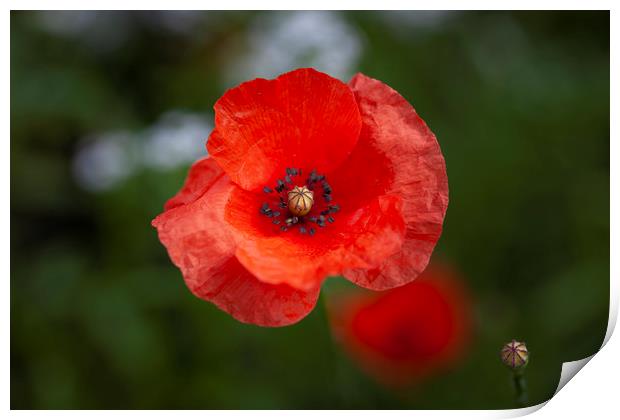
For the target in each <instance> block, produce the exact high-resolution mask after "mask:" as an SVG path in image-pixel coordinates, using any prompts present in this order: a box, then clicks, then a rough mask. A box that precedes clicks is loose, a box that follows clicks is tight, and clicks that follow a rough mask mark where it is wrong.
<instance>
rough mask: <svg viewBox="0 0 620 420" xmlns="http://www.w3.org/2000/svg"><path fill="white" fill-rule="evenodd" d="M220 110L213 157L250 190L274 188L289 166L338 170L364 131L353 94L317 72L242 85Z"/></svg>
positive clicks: (302, 71) (213, 136)
mask: <svg viewBox="0 0 620 420" xmlns="http://www.w3.org/2000/svg"><path fill="white" fill-rule="evenodd" d="M214 108H215V130H214V131H213V133H212V134H211V136H210V137H209V140H208V142H207V149H208V151H209V154H210V155H211V156H212V157H213V158H214V159H215V160H216V161H217V162H218V164H219V165H220V166H221V167H222V168H223V169H224V170H225V171H226V173H227V174H228V176H229V177H230V179H231V180H232V181H233V182H235V183H236V184H238V185H239V186H240V187H241V188H244V189H247V190H258V189H262V188H263V187H264V186H265V185H271V184H272V183H273V182H275V180H276V179H277V177H279V176H282V174H283V173H284V172H285V170H286V168H287V167H295V168H302V169H304V170H308V171H309V170H312V169H317V170H318V171H319V172H328V171H331V170H333V169H334V168H336V167H337V166H338V165H339V164H340V163H342V161H344V160H345V159H346V157H347V156H348V155H349V154H350V152H351V151H352V150H353V148H354V147H355V144H356V142H357V139H358V136H359V132H360V129H361V119H360V114H359V110H358V108H357V103H356V102H355V98H354V96H353V92H352V91H351V89H350V88H349V87H348V86H347V85H346V84H344V83H342V82H341V81H339V80H337V79H334V78H333V77H331V76H328V75H327V74H324V73H320V72H318V71H316V70H313V69H299V70H295V71H292V72H289V73H285V74H282V75H281V76H279V77H278V78H277V79H274V80H265V79H255V80H252V81H249V82H246V83H242V84H241V85H239V86H238V87H236V88H233V89H230V90H228V91H227V92H226V93H225V94H224V95H223V96H222V97H221V98H220V99H219V100H218V101H217V103H216V104H215V107H214Z"/></svg>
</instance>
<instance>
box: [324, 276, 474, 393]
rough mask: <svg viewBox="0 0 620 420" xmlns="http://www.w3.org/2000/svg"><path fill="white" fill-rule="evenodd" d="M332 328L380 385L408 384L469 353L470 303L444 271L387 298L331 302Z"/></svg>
mask: <svg viewBox="0 0 620 420" xmlns="http://www.w3.org/2000/svg"><path fill="white" fill-rule="evenodd" d="M328 307H329V313H330V320H331V324H332V327H333V328H334V332H335V334H336V336H337V337H339V339H340V340H341V341H342V343H343V345H344V346H345V348H346V350H347V351H348V352H349V353H350V354H351V355H352V356H353V358H355V359H356V360H357V361H358V362H359V363H360V364H361V365H362V367H363V368H364V369H365V370H366V371H368V372H369V373H370V374H371V375H373V376H375V377H377V379H378V380H380V381H382V382H386V383H388V384H392V385H406V384H409V383H411V382H415V381H417V380H420V379H423V378H425V377H427V376H428V375H429V374H431V373H433V372H434V371H436V370H437V369H441V368H444V367H446V366H449V365H451V364H452V363H453V362H454V361H455V360H457V359H459V358H461V357H462V356H463V355H464V351H465V350H466V347H467V343H468V341H469V336H470V330H471V306H470V302H469V298H468V296H467V294H466V293H465V291H464V289H463V288H462V285H461V283H460V282H459V281H456V278H455V277H454V276H453V275H452V274H451V273H450V272H448V271H446V270H444V269H433V270H427V271H425V272H424V273H423V274H422V275H421V276H420V277H419V278H418V280H416V281H414V282H411V283H409V284H407V285H405V286H403V287H399V288H395V289H391V290H389V291H387V292H383V293H379V294H377V293H373V294H371V293H368V292H366V293H359V292H358V293H354V294H353V295H349V296H347V297H345V298H340V299H337V298H336V299H335V300H332V301H330V303H329V305H328Z"/></svg>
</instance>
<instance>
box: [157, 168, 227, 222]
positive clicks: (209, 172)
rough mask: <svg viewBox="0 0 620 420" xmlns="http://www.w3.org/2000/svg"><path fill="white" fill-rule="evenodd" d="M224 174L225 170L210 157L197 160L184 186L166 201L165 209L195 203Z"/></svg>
mask: <svg viewBox="0 0 620 420" xmlns="http://www.w3.org/2000/svg"><path fill="white" fill-rule="evenodd" d="M222 175H224V172H223V171H222V168H220V167H219V165H218V164H217V162H215V160H213V159H211V158H209V157H204V158H202V159H199V160H197V161H196V162H194V164H193V165H192V166H191V168H190V169H189V173H188V175H187V178H186V179H185V183H184V184H183V187H182V188H181V190H179V192H178V193H176V194H175V195H174V197H172V198H171V199H169V200H168V201H167V202H166V204H165V205H164V210H170V209H173V208H175V207H179V206H182V205H184V204H189V203H193V202H194V201H196V200H197V199H198V198H200V197H201V196H202V195H203V194H204V193H205V192H207V191H208V190H209V188H211V186H212V185H213V184H214V183H215V182H217V180H218V179H220V177H221V176H222Z"/></svg>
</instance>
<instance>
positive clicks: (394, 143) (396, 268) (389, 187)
mask: <svg viewBox="0 0 620 420" xmlns="http://www.w3.org/2000/svg"><path fill="white" fill-rule="evenodd" d="M349 85H350V86H351V89H353V91H354V93H355V97H356V100H357V102H358V106H359V109H360V113H361V116H362V131H361V133H360V139H359V141H358V143H357V146H356V148H355V150H354V151H353V153H352V154H351V155H350V157H349V158H348V159H347V160H346V161H345V162H344V163H343V165H342V166H341V167H340V168H338V170H336V171H335V172H334V173H333V174H332V175H330V182H331V185H332V187H333V189H334V191H338V192H339V194H341V197H339V200H340V199H342V201H343V203H346V205H348V206H350V207H352V208H355V207H357V206H360V205H364V203H366V202H368V201H370V200H372V199H373V198H374V197H376V196H378V195H382V194H396V195H399V196H400V197H402V200H403V206H402V215H403V218H404V221H405V223H406V226H407V231H406V235H405V241H404V243H403V246H402V249H399V250H398V251H397V252H396V253H394V255H392V256H391V257H390V258H386V259H385V260H384V261H382V263H381V264H380V265H379V266H377V267H374V268H371V269H357V268H354V269H348V270H346V271H345V272H344V275H345V276H346V277H347V278H348V279H349V280H351V281H353V282H354V283H356V284H358V285H360V286H362V287H366V288H369V289H373V290H384V289H389V288H392V287H397V286H400V285H403V284H406V283H408V282H410V281H412V280H414V279H415V278H416V277H417V275H418V274H420V273H421V272H422V271H423V270H424V268H425V267H426V265H427V264H428V261H429V259H430V256H431V253H432V252H433V249H434V247H435V244H436V243H437V241H438V239H439V236H440V235H441V230H442V225H443V220H444V216H445V213H446V209H447V206H448V178H447V175H446V166H445V162H444V158H443V155H442V153H441V150H440V148H439V144H438V143H437V140H436V138H435V135H434V134H433V133H432V132H431V130H430V129H429V128H428V127H427V126H426V124H425V123H424V121H423V120H422V118H420V116H419V115H418V114H417V113H416V111H415V110H414V108H413V107H412V106H411V105H410V104H409V103H408V102H407V101H406V100H405V99H404V98H403V97H402V96H401V95H400V94H399V93H398V92H396V91H395V90H394V89H392V88H390V87H389V86H387V85H385V84H383V83H382V82H380V81H378V80H375V79H371V78H369V77H367V76H365V75H363V74H357V75H356V76H355V77H354V78H353V79H352V80H351V82H350V83H349ZM352 179H355V185H357V186H359V187H358V188H350V185H351V182H352V181H351V180H352Z"/></svg>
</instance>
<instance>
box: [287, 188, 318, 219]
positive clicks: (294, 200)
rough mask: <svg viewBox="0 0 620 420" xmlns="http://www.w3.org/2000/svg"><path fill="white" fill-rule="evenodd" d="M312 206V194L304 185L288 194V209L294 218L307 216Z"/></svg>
mask: <svg viewBox="0 0 620 420" xmlns="http://www.w3.org/2000/svg"><path fill="white" fill-rule="evenodd" d="M312 204H314V193H313V192H312V191H310V190H309V189H308V188H307V187H306V186H305V185H304V186H303V187H295V188H293V189H292V190H290V191H289V192H288V209H289V210H290V211H291V213H293V214H294V215H295V216H304V215H306V214H308V212H309V211H310V209H311V208H312Z"/></svg>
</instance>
